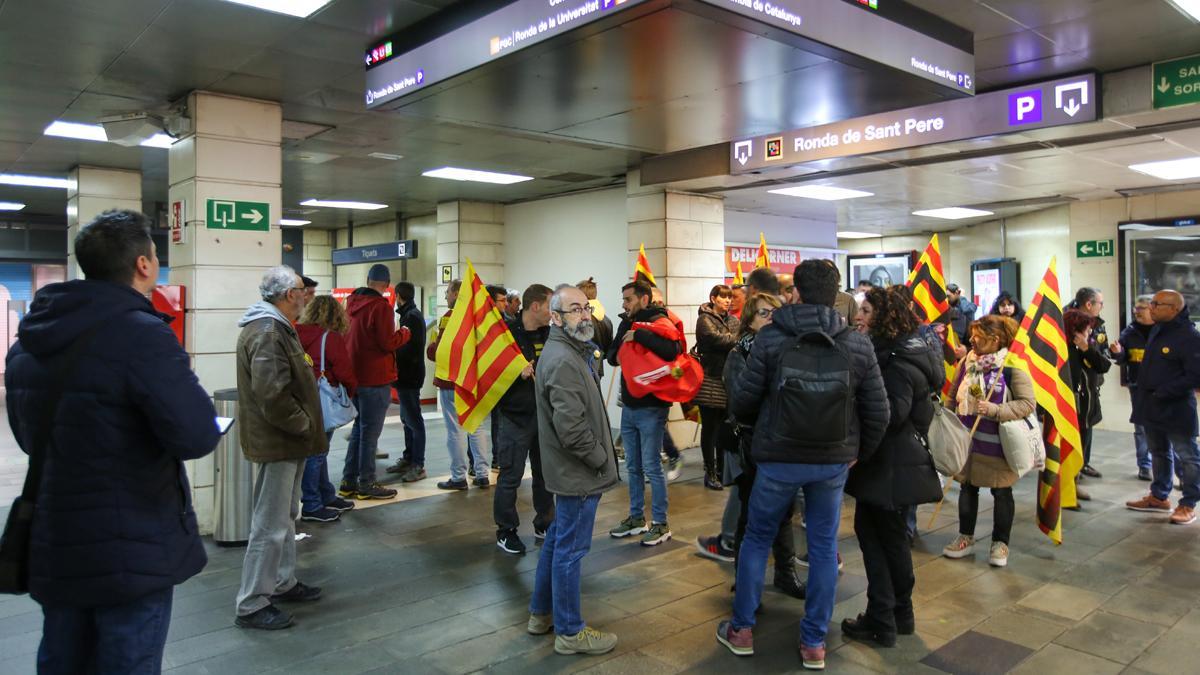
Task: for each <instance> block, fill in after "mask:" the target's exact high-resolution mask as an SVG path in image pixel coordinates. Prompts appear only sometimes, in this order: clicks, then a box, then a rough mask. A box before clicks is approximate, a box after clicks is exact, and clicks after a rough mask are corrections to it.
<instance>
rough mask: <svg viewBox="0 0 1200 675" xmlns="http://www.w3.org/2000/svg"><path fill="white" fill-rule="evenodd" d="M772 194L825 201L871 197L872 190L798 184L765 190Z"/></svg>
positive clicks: (872, 194)
mask: <svg viewBox="0 0 1200 675" xmlns="http://www.w3.org/2000/svg"><path fill="white" fill-rule="evenodd" d="M767 192H770V193H771V194H773V195H787V196H789V197H804V198H805V199H820V200H821V201H825V202H836V201H838V200H840V199H858V198H859V197H873V196H874V195H875V193H874V192H863V191H862V190H851V189H849V188H840V187H833V186H832V185H798V186H796V187H789V188H780V189H778V190H767Z"/></svg>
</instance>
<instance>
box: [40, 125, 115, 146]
mask: <svg viewBox="0 0 1200 675" xmlns="http://www.w3.org/2000/svg"><path fill="white" fill-rule="evenodd" d="M42 133H43V134H45V135H46V136H61V137H63V138H78V139H79V140H81V141H101V142H106V141H108V134H107V133H105V132H104V127H103V126H101V125H99V124H80V123H79V122H64V121H62V120H54V121H53V122H51V123H50V126H48V127H46V128H45V129H44V130H43V131H42Z"/></svg>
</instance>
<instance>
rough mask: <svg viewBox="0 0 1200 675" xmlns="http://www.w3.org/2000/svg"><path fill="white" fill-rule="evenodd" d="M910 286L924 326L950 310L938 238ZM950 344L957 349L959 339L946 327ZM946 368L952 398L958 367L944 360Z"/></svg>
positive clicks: (946, 387)
mask: <svg viewBox="0 0 1200 675" xmlns="http://www.w3.org/2000/svg"><path fill="white" fill-rule="evenodd" d="M908 287H909V289H911V290H912V296H913V311H914V312H915V313H916V315H917V317H918V318H920V319H921V322H922V323H933V322H934V321H937V320H938V319H939V318H941V316H942V315H943V314H945V313H946V312H949V311H950V300H949V299H948V298H947V297H946V277H945V275H944V274H942V249H941V248H940V247H939V246H938V236H937V235H936V234H935V235H933V239H930V240H929V245H928V246H926V247H925V252H924V253H922V254H921V257H920V258H919V259H917V265H916V267H914V268H913V271H912V272H911V273H910V274H909V275H908ZM946 344H947V345H949V346H950V347H951V348H953V349H955V350H957V349H958V347H959V341H958V336H957V335H955V334H954V331H953V330H951V329H950V327H949V326H947V327H946ZM943 366H944V367H945V368H946V383H945V384H944V385H942V396H943V397H945V396H949V395H950V390H951V389H952V388H953V387H954V382H955V376H956V375H957V370H958V364H957V363H952V362H949V361H944V360H943Z"/></svg>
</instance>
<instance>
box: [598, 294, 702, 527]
mask: <svg viewBox="0 0 1200 675" xmlns="http://www.w3.org/2000/svg"><path fill="white" fill-rule="evenodd" d="M652 299H653V291H652V290H651V288H650V286H648V285H647V284H646V283H645V282H644V281H634V282H631V283H628V284H625V286H623V287H622V288H621V307H622V308H623V309H624V310H625V315H624V318H622V320H621V325H620V326H619V327H618V328H617V334H616V336H615V338H614V339H613V343H612V346H611V347H610V348H609V350H608V362H609V363H611V364H612V365H614V366H616V365H620V366H621V403H622V405H623V406H624V407H623V408H622V409H621V440H622V442H623V444H624V446H625V471H626V472H627V473H628V474H629V517H628V518H626V519H625V520H622V521H621V522H620V523H619V524H617V526H616V527H614V528H612V529H611V530H609V531H608V534H609V535H610V536H612V537H616V538H621V537H629V536H633V535H637V534H641V535H642V545H643V546H657V545H658V544H661V543H663V542H664V541H667V540H668V539H670V538H671V527H670V525H668V524H667V480H666V477H665V476H664V475H663V470H662V463H661V462H660V461H659V458H658V453H659V451H661V450H662V447H663V434H664V433H665V431H666V424H667V412H668V411H669V410H670V409H671V403H670V402H668V401H664V400H662V399H660V398H658V397H656V396H654V395H653V394H647V395H646V396H643V397H641V398H638V397H636V396H634V395H633V394H631V393H629V387H628V386H627V385H626V381H627V380H628V379H629V378H632V377H634V376H635V375H637V373H636V372H633V371H634V370H635V368H634V367H633V366H632V364H627V363H620V362H619V359H620V358H622V357H621V356H620V352H621V346H622V345H624V344H625V343H626V342H636V343H637V344H639V345H641V346H642V347H644V348H646V350H648V351H649V352H651V353H652V354H654V355H655V356H656V357H658V358H659V359H662V360H663V361H671V360H673V359H675V357H677V356H679V354H681V353H682V352H683V343H682V342H680V341H679V340H671V339H668V338H665V337H663V336H662V335H659V334H658V333H656V332H654V331H653V330H651V329H650V328H648V327H645V326H644V325H639V326H638V327H636V328H635V327H634V324H658V325H659V326H660V327H662V328H663V329H664V330H665V329H670V330H675V325H674V324H673V323H671V320H670V319H669V318H667V310H666V308H664V307H656V306H654V305H653V304H652V302H651V301H652ZM644 481H649V482H650V516H651V518H650V524H649V526H647V524H646V518H645V507H646V492H645V487H644Z"/></svg>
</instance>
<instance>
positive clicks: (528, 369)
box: [521, 363, 533, 380]
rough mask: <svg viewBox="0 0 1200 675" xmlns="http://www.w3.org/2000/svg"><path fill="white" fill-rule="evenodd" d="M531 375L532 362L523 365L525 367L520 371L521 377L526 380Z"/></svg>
mask: <svg viewBox="0 0 1200 675" xmlns="http://www.w3.org/2000/svg"><path fill="white" fill-rule="evenodd" d="M531 377H533V364H532V363H530V364H529V365H527V366H525V369H524V370H522V371H521V379H523V380H528V379H529V378H531Z"/></svg>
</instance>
